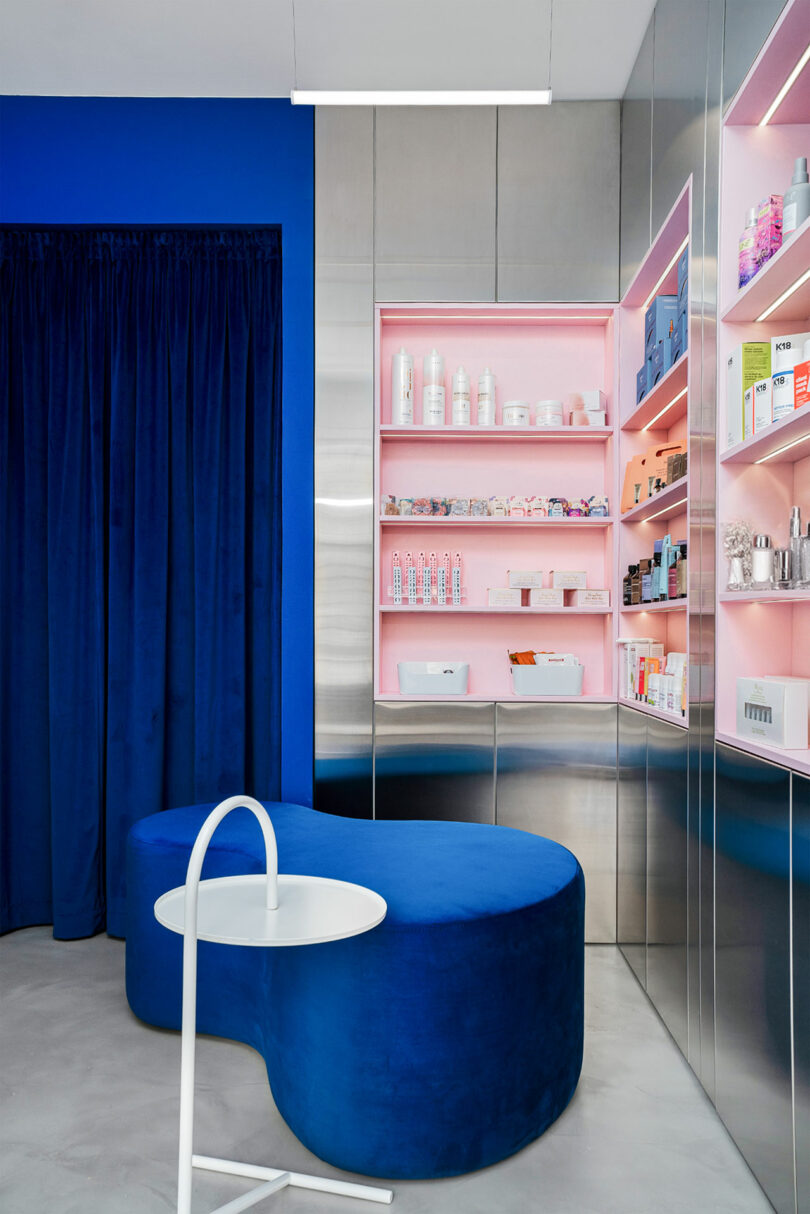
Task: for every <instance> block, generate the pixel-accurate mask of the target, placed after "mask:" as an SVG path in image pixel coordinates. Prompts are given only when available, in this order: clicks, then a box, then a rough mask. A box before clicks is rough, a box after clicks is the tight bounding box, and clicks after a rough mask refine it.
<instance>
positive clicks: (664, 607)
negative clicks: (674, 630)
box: [619, 599, 686, 615]
mask: <svg viewBox="0 0 810 1214" xmlns="http://www.w3.org/2000/svg"><path fill="white" fill-rule="evenodd" d="M619 610H620V611H621V613H622V615H638V614H640V613H641V612H642V611H645V612H646V611H686V599H666V600H665V601H664V602H663V603H631V604H630V606H629V607H624V606H622V607H620V608H619Z"/></svg>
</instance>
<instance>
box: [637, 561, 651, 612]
mask: <svg viewBox="0 0 810 1214" xmlns="http://www.w3.org/2000/svg"><path fill="white" fill-rule="evenodd" d="M638 564H639V569H640V571H641V602H642V603H649V602H650V601H651V599H652V568H653V563H652V561H651V560H650V559H649V558H648V557H645V558H644V560H642V561H639V563H638Z"/></svg>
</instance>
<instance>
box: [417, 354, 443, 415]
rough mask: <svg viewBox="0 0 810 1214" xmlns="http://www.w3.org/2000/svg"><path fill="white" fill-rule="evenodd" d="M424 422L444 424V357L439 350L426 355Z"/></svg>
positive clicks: (423, 386) (423, 399) (423, 371)
mask: <svg viewBox="0 0 810 1214" xmlns="http://www.w3.org/2000/svg"><path fill="white" fill-rule="evenodd" d="M422 374H423V379H422V424H423V425H424V426H443V425H444V359H443V358H442V356H441V354H439V352H438V350H431V352H430V354H428V355H426V356H425V361H424V363H423V367H422Z"/></svg>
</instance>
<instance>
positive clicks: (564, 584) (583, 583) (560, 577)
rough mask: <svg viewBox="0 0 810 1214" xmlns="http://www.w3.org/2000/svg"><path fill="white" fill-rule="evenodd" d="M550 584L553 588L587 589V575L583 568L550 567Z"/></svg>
mask: <svg viewBox="0 0 810 1214" xmlns="http://www.w3.org/2000/svg"><path fill="white" fill-rule="evenodd" d="M551 585H552V586H553V587H554V589H555V590H587V589H588V575H587V574H586V573H585V572H584V570H576V569H573V570H572V569H552V571H551Z"/></svg>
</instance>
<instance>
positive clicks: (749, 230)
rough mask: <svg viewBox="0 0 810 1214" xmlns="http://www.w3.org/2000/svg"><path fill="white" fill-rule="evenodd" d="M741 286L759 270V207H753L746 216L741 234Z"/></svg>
mask: <svg viewBox="0 0 810 1214" xmlns="http://www.w3.org/2000/svg"><path fill="white" fill-rule="evenodd" d="M738 267H739V274H738V277H737V283H738V286H739V287H740V288H742V287H744V286H745V285H746V283H749V282H750V281H751V279H752V278H753V277H754V275H755V274H756V272H757V209H756V207H752V208H751V210H750V211H748V212H747V214H746V216H745V228H744V230H743V233H742V235H741V236H740V245H739V254H738Z"/></svg>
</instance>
